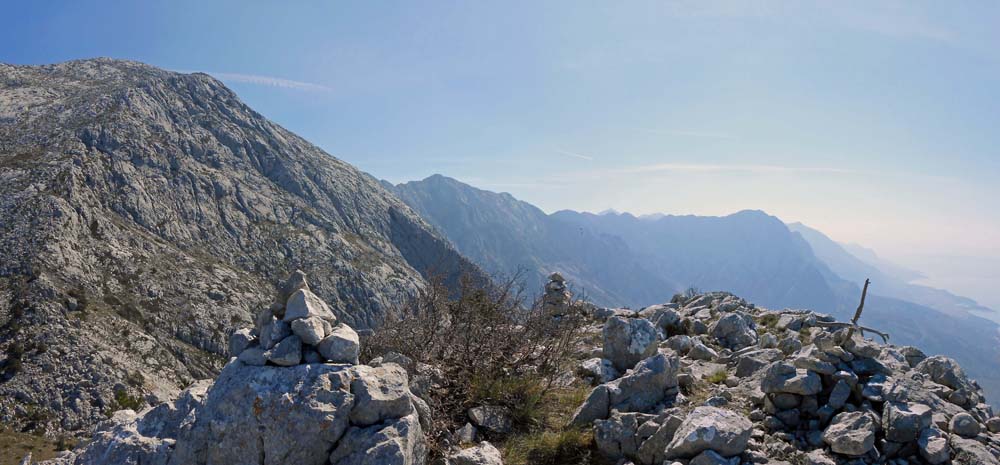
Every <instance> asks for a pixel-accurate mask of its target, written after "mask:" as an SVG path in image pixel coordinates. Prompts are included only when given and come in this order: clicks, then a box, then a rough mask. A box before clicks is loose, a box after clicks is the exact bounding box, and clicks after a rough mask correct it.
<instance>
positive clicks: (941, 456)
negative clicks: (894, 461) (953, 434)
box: [917, 428, 951, 465]
mask: <svg viewBox="0 0 1000 465" xmlns="http://www.w3.org/2000/svg"><path fill="white" fill-rule="evenodd" d="M917 445H918V447H919V448H920V456H921V457H923V458H924V460H926V461H927V463H930V464H931V465H939V464H942V463H945V462H947V461H948V460H950V459H951V451H949V450H948V437H947V436H946V435H945V434H944V433H943V432H942V431H941V430H939V429H937V428H927V429H925V430H923V431H921V432H920V437H919V438H918V440H917Z"/></svg>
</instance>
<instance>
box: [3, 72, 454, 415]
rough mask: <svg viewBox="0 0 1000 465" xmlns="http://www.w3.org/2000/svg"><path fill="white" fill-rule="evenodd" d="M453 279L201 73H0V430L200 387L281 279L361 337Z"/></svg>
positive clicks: (392, 205)
mask: <svg viewBox="0 0 1000 465" xmlns="http://www.w3.org/2000/svg"><path fill="white" fill-rule="evenodd" d="M462 268H469V269H472V268H474V267H473V265H471V264H470V263H468V262H467V261H465V260H464V259H463V258H461V257H460V256H459V255H458V254H457V253H456V252H455V251H454V249H452V248H451V247H450V246H449V245H448V244H447V242H446V241H444V240H442V239H439V237H438V236H436V235H435V234H434V233H433V232H432V230H431V229H430V227H429V226H427V225H426V223H424V222H423V221H422V220H421V219H420V218H419V217H418V216H417V215H416V214H414V213H413V212H412V211H411V210H410V209H409V208H408V207H407V206H406V205H405V204H403V203H402V202H400V201H399V200H398V199H396V198H395V197H394V196H393V195H392V194H390V193H389V192H387V191H386V190H385V189H384V188H383V187H382V186H381V185H380V184H379V183H378V182H377V181H376V180H374V179H372V178H371V177H370V176H368V175H366V174H364V173H361V172H359V171H358V170H356V169H355V168H353V167H351V166H350V165H348V164H346V163H344V162H342V161H340V160H337V159H336V158H333V157H332V156H330V155H328V154H326V153H324V152H323V151H322V150H320V149H319V148H317V147H315V146H313V145H311V144H309V143H308V142H306V141H305V140H303V139H302V138H300V137H298V136H296V135H295V134H292V133H290V132H288V131H287V130H285V129H283V128H281V127H280V126H278V125H276V124H274V123H272V122H270V121H268V120H267V119H265V118H263V117H262V116H261V115H259V114H257V113H256V112H254V111H253V110H252V109H250V108H249V107H247V106H246V105H244V104H243V103H242V102H240V100H239V99H238V98H237V96H236V95H235V94H234V93H233V92H232V91H230V90H229V89H227V88H226V87H225V86H223V85H222V84H221V83H220V82H219V81H217V80H215V79H213V78H211V77H209V76H207V75H204V74H187V75H185V74H178V73H173V72H168V71H164V70H160V69H157V68H154V67H151V66H147V65H144V64H141V63H135V62H128V61H119V60H109V59H94V60H82V61H73V62H67V63H61V64H56V65H49V66H10V65H0V325H2V326H0V371H2V375H0V418H2V422H3V423H4V424H5V425H11V426H17V427H25V428H28V429H42V428H46V427H48V428H53V427H55V428H64V429H78V428H85V427H88V426H90V425H92V424H93V422H95V421H97V420H99V419H101V418H104V417H105V415H106V413H108V412H110V411H112V410H114V409H116V408H119V407H121V406H124V405H142V404H144V403H145V401H146V400H151V401H155V399H158V398H165V397H167V396H169V395H172V394H173V393H175V392H176V391H177V389H179V388H180V387H183V386H185V385H187V384H189V383H190V382H191V381H192V380H195V379H200V378H206V377H209V376H211V375H212V374H213V373H214V372H215V371H216V370H218V369H219V368H220V367H221V366H222V363H223V362H224V360H225V359H224V357H223V356H222V355H223V354H224V353H225V341H226V336H227V334H228V333H229V332H230V331H231V330H232V329H233V328H235V327H239V326H244V325H246V324H248V323H249V322H250V321H251V320H252V315H251V309H254V308H257V307H259V306H260V305H264V304H265V303H267V302H270V301H271V299H272V298H273V296H274V293H275V290H274V288H273V285H272V283H274V282H277V281H278V280H279V279H280V278H282V277H283V276H285V275H286V274H287V273H288V272H290V271H292V270H294V269H302V270H305V271H307V272H309V273H310V276H311V281H312V285H313V289H314V291H315V292H316V293H317V294H319V295H320V296H322V297H323V298H324V299H326V300H327V301H328V302H330V304H331V306H332V309H333V311H334V313H335V314H336V315H337V317H339V318H341V319H342V320H343V321H346V322H348V323H349V324H351V325H353V326H355V327H358V328H366V327H369V326H371V325H373V324H375V323H377V321H378V318H379V316H380V314H382V312H383V310H384V309H385V308H386V307H387V306H390V305H393V304H394V303H395V302H398V301H400V300H401V299H404V298H406V297H407V296H409V295H412V294H413V293H414V292H415V291H416V290H418V289H420V288H421V287H422V286H423V285H424V284H425V278H424V275H423V273H426V272H428V271H433V272H434V273H436V274H441V275H444V276H445V277H446V278H447V277H453V276H454V275H455V274H456V273H458V272H459V271H460V270H461V269H462ZM147 398H148V399H147Z"/></svg>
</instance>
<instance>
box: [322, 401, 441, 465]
mask: <svg viewBox="0 0 1000 465" xmlns="http://www.w3.org/2000/svg"><path fill="white" fill-rule="evenodd" d="M426 458H427V445H426V443H425V441H424V433H423V431H422V430H421V427H420V421H419V420H418V419H417V415H416V414H409V415H406V416H404V417H402V418H399V419H396V420H389V421H387V422H385V423H380V424H376V425H373V426H368V427H356V426H352V427H350V428H349V429H348V430H347V432H346V433H345V434H344V437H343V438H341V439H340V441H339V442H338V443H337V446H336V448H334V449H333V452H332V453H331V454H330V459H329V460H330V461H329V463H330V464H331V465H423V464H424V463H425V462H426Z"/></svg>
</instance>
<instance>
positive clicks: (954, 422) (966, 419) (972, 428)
mask: <svg viewBox="0 0 1000 465" xmlns="http://www.w3.org/2000/svg"><path fill="white" fill-rule="evenodd" d="M980 429H981V428H980V426H979V422H978V421H976V418H975V417H973V416H972V415H969V414H968V413H966V412H962V413H959V414H957V415H955V416H953V417H951V421H949V422H948V430H949V431H951V432H952V433H954V434H957V435H959V436H962V437H965V438H974V437H976V435H978V434H979V431H980Z"/></svg>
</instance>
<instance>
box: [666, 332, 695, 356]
mask: <svg viewBox="0 0 1000 465" xmlns="http://www.w3.org/2000/svg"><path fill="white" fill-rule="evenodd" d="M663 345H665V346H667V347H669V348H671V349H673V350H674V351H675V352H677V353H678V354H686V353H688V351H689V350H691V346H692V345H694V341H693V340H692V339H691V336H688V335H687V334H678V335H676V336H671V337H669V338H667V340H666V341H664V342H663Z"/></svg>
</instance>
